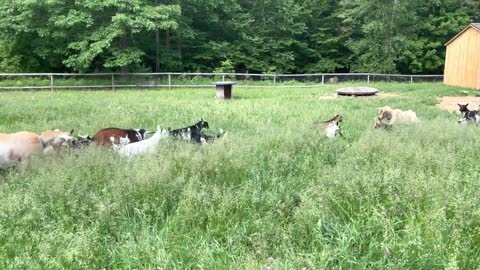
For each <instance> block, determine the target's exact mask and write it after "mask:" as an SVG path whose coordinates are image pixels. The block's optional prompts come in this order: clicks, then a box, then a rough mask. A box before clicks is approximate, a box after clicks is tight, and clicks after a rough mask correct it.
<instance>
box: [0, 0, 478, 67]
mask: <svg viewBox="0 0 480 270" xmlns="http://www.w3.org/2000/svg"><path fill="white" fill-rule="evenodd" d="M0 17H1V19H0V40H1V42H0V71H9V72H13V71H22V72H29V71H35V72H52V71H58V72H63V71H81V72H92V71H117V70H121V71H213V70H216V71H219V70H232V68H233V69H234V70H235V71H238V72H250V73H253V72H255V73H256V72H277V73H304V72H308V73H314V72H335V71H336V72H339V71H340V72H384V73H441V72H442V69H443V64H444V56H445V46H444V44H445V42H447V41H448V40H449V39H450V38H452V37H453V36H454V35H455V34H456V33H457V32H458V31H460V30H461V29H462V28H464V27H466V26H467V25H468V24H469V23H471V22H472V21H480V0H425V1H417V0H402V1H400V0H340V1H337V0H256V1H253V0H104V1H103V0H37V1H33V0H4V1H1V2H0Z"/></svg>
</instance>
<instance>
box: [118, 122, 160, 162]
mask: <svg viewBox="0 0 480 270" xmlns="http://www.w3.org/2000/svg"><path fill="white" fill-rule="evenodd" d="M168 136H169V133H168V131H167V130H165V129H160V128H159V127H158V128H157V131H156V132H155V134H153V136H152V137H150V138H148V139H145V140H143V141H139V142H134V143H130V144H127V145H123V146H120V147H119V149H118V150H117V152H118V153H119V154H120V155H122V156H126V157H128V158H131V157H134V156H137V155H141V154H147V153H155V150H156V149H157V145H158V144H159V143H160V141H161V140H163V139H165V138H168Z"/></svg>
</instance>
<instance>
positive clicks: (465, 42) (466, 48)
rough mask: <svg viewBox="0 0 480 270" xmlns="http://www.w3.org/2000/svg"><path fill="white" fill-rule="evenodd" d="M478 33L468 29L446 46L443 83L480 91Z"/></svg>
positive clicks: (479, 41) (479, 45)
mask: <svg viewBox="0 0 480 270" xmlns="http://www.w3.org/2000/svg"><path fill="white" fill-rule="evenodd" d="M479 52H480V32H479V31H477V30H475V29H473V28H472V27H470V28H468V29H467V30H466V31H465V32H463V33H462V34H461V35H460V36H458V37H457V38H456V39H455V40H453V41H452V42H451V43H450V44H448V46H447V55H446V58H445V73H444V75H445V76H444V83H445V84H448V85H454V86H461V87H466V88H476V89H480V53H479Z"/></svg>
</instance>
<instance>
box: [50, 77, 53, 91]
mask: <svg viewBox="0 0 480 270" xmlns="http://www.w3.org/2000/svg"><path fill="white" fill-rule="evenodd" d="M50 89H51V90H52V92H53V74H50Z"/></svg>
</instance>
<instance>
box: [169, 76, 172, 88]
mask: <svg viewBox="0 0 480 270" xmlns="http://www.w3.org/2000/svg"><path fill="white" fill-rule="evenodd" d="M168 90H172V74H170V73H168Z"/></svg>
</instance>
